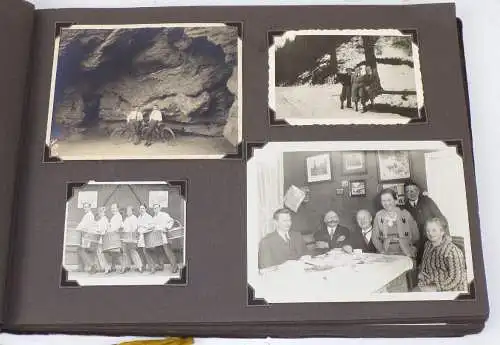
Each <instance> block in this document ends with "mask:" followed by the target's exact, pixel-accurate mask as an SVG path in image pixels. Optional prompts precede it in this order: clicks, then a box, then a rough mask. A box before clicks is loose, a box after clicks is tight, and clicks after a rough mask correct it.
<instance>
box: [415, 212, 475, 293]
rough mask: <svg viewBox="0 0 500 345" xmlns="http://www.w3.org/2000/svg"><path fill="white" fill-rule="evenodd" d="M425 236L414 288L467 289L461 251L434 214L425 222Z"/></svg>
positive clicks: (442, 221) (443, 222) (440, 219)
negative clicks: (425, 239)
mask: <svg viewBox="0 0 500 345" xmlns="http://www.w3.org/2000/svg"><path fill="white" fill-rule="evenodd" d="M425 230H426V233H427V238H428V239H429V240H428V241H427V242H426V243H425V247H424V254H423V257H422V265H421V267H420V273H419V274H418V290H419V291H424V292H436V291H467V272H466V267H465V258H464V254H463V252H462V250H461V249H460V248H458V247H457V246H456V245H455V244H454V243H453V242H452V241H451V236H450V234H449V230H448V225H447V223H446V221H445V220H444V219H442V218H439V217H436V218H431V219H429V220H427V222H426V223H425Z"/></svg>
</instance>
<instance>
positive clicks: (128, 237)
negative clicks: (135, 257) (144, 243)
mask: <svg viewBox="0 0 500 345" xmlns="http://www.w3.org/2000/svg"><path fill="white" fill-rule="evenodd" d="M138 239H139V233H137V232H124V233H122V242H123V243H135V244H137V240H138Z"/></svg>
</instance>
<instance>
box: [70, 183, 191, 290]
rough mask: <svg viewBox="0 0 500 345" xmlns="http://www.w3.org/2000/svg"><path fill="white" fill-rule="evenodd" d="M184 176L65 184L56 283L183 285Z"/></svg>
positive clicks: (184, 240)
mask: <svg viewBox="0 0 500 345" xmlns="http://www.w3.org/2000/svg"><path fill="white" fill-rule="evenodd" d="M186 204H187V181H184V180H183V181H168V182H164V181H151V182H149V181H148V182H137V181H130V182H127V181H124V182H96V181H88V182H86V183H68V184H67V202H66V211H65V223H64V230H63V231H64V240H63V255H62V266H61V287H84V286H130V285H136V286H144V285H168V286H186V285H187V267H188V266H187V262H186V237H187V236H186Z"/></svg>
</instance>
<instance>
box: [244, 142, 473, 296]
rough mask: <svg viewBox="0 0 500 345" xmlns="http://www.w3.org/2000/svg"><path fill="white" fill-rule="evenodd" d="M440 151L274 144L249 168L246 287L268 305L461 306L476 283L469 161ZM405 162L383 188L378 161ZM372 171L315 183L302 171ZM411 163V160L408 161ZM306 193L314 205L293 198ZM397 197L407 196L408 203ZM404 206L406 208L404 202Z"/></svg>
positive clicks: (442, 147) (438, 146)
mask: <svg viewBox="0 0 500 345" xmlns="http://www.w3.org/2000/svg"><path fill="white" fill-rule="evenodd" d="M457 145H458V144H457V143H445V142H442V141H380V142H376V141H370V142H363V141H357V142H356V141H352V142H322V141H317V142H269V143H267V144H266V145H265V146H263V147H262V148H253V150H252V156H251V158H250V159H249V160H248V164H247V278H248V283H249V285H250V286H251V287H252V289H253V290H254V298H256V299H263V300H265V301H266V302H267V303H271V304H272V303H306V302H315V303H317V302H369V301H411V300H453V299H455V298H457V297H458V296H459V295H461V294H465V295H467V294H468V293H469V292H470V284H471V282H472V281H473V278H474V274H473V271H472V254H471V243H470V230H469V213H468V208H467V200H466V192H465V179H464V168H463V159H462V156H461V155H460V153H459V152H461V149H460V148H459V147H457ZM394 152H398V155H397V157H406V158H407V159H408V160H409V161H410V164H409V165H408V166H409V167H410V171H409V176H406V178H405V179H404V180H398V181H397V182H391V183H388V182H385V181H384V180H383V179H381V177H380V174H379V171H378V170H379V164H378V162H379V156H381V157H387V156H391V155H392V156H394ZM350 153H355V154H356V155H359V154H360V153H362V154H363V157H365V158H364V160H365V165H366V170H365V172H364V173H363V174H362V175H356V176H354V177H353V178H352V179H350V180H349V189H348V190H346V189H345V188H344V186H343V185H342V184H343V182H344V181H342V180H336V179H332V180H325V181H322V182H315V183H310V182H309V181H308V171H307V169H304V162H305V161H306V160H307V159H309V157H311V156H320V155H327V156H329V160H330V161H331V167H332V173H333V174H339V173H340V172H341V170H342V164H341V162H342V160H343V159H344V158H345V156H346V155H348V154H350ZM403 153H404V154H403ZM301 186H308V191H309V197H308V199H307V200H304V199H303V198H296V199H295V202H294V203H293V206H294V207H293V208H291V207H289V202H288V198H289V194H290V190H296V189H297V188H301ZM399 193H402V195H400V194H399ZM401 197H402V200H403V203H400V202H399V200H401Z"/></svg>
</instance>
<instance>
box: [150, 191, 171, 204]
mask: <svg viewBox="0 0 500 345" xmlns="http://www.w3.org/2000/svg"><path fill="white" fill-rule="evenodd" d="M155 204H158V205H160V207H162V208H163V207H165V208H166V207H168V190H152V191H150V192H149V207H153V206H154V205H155Z"/></svg>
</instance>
